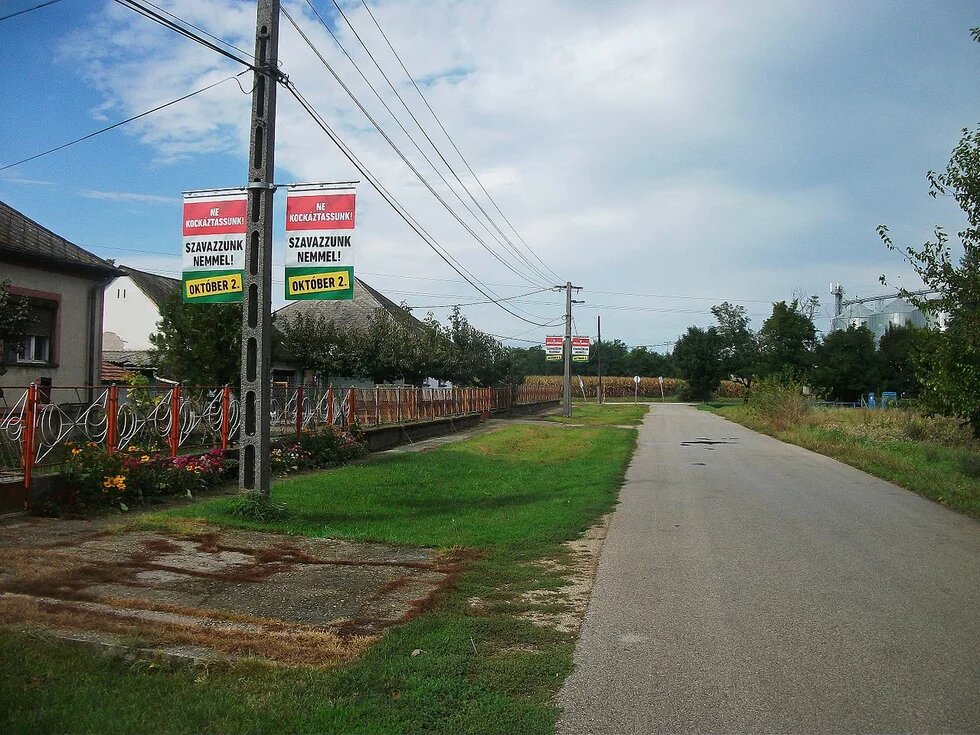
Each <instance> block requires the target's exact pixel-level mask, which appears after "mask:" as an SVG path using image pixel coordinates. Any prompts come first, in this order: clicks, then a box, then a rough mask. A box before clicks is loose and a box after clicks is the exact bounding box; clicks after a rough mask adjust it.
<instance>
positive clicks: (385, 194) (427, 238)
mask: <svg viewBox="0 0 980 735" xmlns="http://www.w3.org/2000/svg"><path fill="white" fill-rule="evenodd" d="M283 84H284V86H285V87H286V89H287V90H289V92H290V93H291V94H292V95H293V97H295V98H296V101H297V102H299V103H300V105H301V106H302V107H303V109H304V110H306V112H307V114H309V115H310V117H311V118H312V119H313V121H314V122H315V123H316V124H317V125H318V126H319V127H320V129H321V130H323V132H324V133H326V134H327V136H328V137H329V138H330V140H332V141H333V143H334V145H336V146H337V147H338V148H340V150H341V152H342V153H343V154H344V155H345V156H346V157H347V159H348V160H349V161H350V162H351V163H352V164H354V166H355V167H356V168H357V169H358V171H360V172H361V174H362V175H363V176H364V177H365V178H366V179H367V180H368V182H369V183H370V184H371V186H372V187H374V190H375V191H377V192H378V194H380V195H381V197H382V198H383V199H384V200H385V201H386V202H387V203H388V204H389V205H390V206H391V207H392V209H394V210H395V212H396V213H397V214H398V215H399V216H400V217H401V218H402V219H403V220H404V221H405V223H406V224H407V225H408V226H409V227H411V228H412V230H414V231H415V233H416V234H417V235H418V236H419V237H421V238H422V240H423V241H424V242H425V243H426V244H427V245H428V246H429V248H430V249H431V250H432V251H433V252H435V253H436V255H438V256H439V257H440V258H441V259H442V260H443V261H444V262H445V263H446V264H447V265H448V266H449V267H450V268H452V269H453V270H454V271H456V273H457V274H458V275H459V276H461V277H462V278H463V280H465V281H466V282H467V283H469V284H470V285H471V286H472V287H473V288H475V289H476V290H477V291H479V292H480V293H481V294H483V295H484V296H485V297H486V298H488V299H489V300H490V301H491V302H494V303H496V305H497V306H499V307H500V308H501V309H503V310H504V311H506V312H507V313H508V314H510V315H511V316H513V317H516V318H518V319H520V320H521V321H524V322H527V323H529V324H534V325H536V326H545V325H544V324H542V323H540V322H536V321H533V320H531V319H528V318H526V317H523V316H521V315H520V314H518V313H516V312H514V311H511V310H510V309H508V308H507V307H506V306H504V305H503V304H501V303H499V299H500V297H499V295H497V294H493V295H491V294H492V291H490V290H489V289H487V288H486V286H480V285H478V279H476V277H475V276H473V274H471V273H469V271H467V270H466V269H465V268H464V267H463V266H462V265H461V264H460V263H459V262H458V261H456V259H455V258H454V257H453V256H452V255H451V254H449V253H448V252H446V251H445V249H444V248H443V247H442V246H441V245H439V243H438V241H436V240H435V239H434V238H433V237H432V235H430V234H429V233H428V231H426V230H425V228H423V227H422V225H421V224H419V223H418V222H417V221H416V220H415V218H414V217H412V216H411V215H410V214H409V213H408V211H407V210H405V208H404V207H403V206H402V205H401V204H399V203H398V201H397V200H396V199H395V198H394V197H393V196H392V195H391V193H390V192H389V191H388V190H387V189H386V188H385V187H384V185H383V184H381V182H380V181H379V180H378V179H377V178H376V177H375V176H374V174H373V173H371V171H370V170H368V168H367V167H366V166H365V165H364V163H363V162H361V160H360V159H359V158H358V157H357V156H356V155H355V154H354V152H353V151H352V150H350V148H349V147H348V146H347V144H346V143H344V142H343V141H342V140H341V139H340V137H339V136H338V135H337V134H336V133H335V132H334V130H333V129H332V128H331V127H330V126H329V124H327V122H326V120H324V119H323V117H322V116H321V115H320V113H319V112H317V111H316V108H314V107H313V106H312V105H311V104H310V103H309V102H308V101H307V100H306V98H305V97H303V95H302V94H301V93H300V92H299V90H298V89H297V88H296V85H295V84H294V83H293V82H291V81H288V80H287V81H286V82H284V83H283ZM525 313H527V312H525ZM532 316H534V315H532ZM535 318H536V319H540V318H541V317H535Z"/></svg>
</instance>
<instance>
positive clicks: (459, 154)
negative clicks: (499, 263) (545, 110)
mask: <svg viewBox="0 0 980 735" xmlns="http://www.w3.org/2000/svg"><path fill="white" fill-rule="evenodd" d="M361 4H362V5H363V6H364V9H365V10H367V13H368V15H369V16H370V17H371V20H372V21H374V25H375V26H376V27H377V29H378V31H379V32H380V33H381V36H382V37H383V38H384V40H385V43H387V44H388V48H389V49H391V53H392V54H394V56H395V59H397V60H398V64H399V65H400V66H401V68H402V71H404V72H405V76H407V77H408V79H409V81H411V83H412V86H413V87H414V88H415V91H416V92H417V93H418V95H419V98H421V100H422V102H423V104H424V105H425V107H426V109H428V111H429V113H430V114H431V115H432V118H433V119H434V120H435V121H436V123H437V124H438V125H439V128H440V129H441V130H442V132H443V134H444V135H445V136H446V139H447V140H448V141H449V143H450V145H452V147H453V150H455V151H456V155H458V156H459V158H460V160H461V161H462V162H463V165H465V166H466V169H467V170H468V171H469V172H470V175H471V176H472V177H473V179H474V180H475V181H476V183H477V184H479V186H480V189H482V190H483V193H484V194H485V195H486V197H487V199H488V200H489V201H490V203H491V204H493V207H494V209H496V210H497V213H498V214H499V215H500V216H501V217H502V218H503V220H504V222H506V223H507V225H508V226H509V227H510V229H511V231H513V233H514V234H515V235H516V236H517V238H518V239H519V240H520V241H521V242H522V243H523V244H524V247H525V248H527V250H528V252H530V253H531V254H532V255H533V256H534V257H535V259H536V260H537V261H538V262H539V263H541V265H543V266H544V267H545V268H546V269H547V270H548V271H549V272H550V273H551V274H552V275H553V276H554V277H555V278H556V279H558V281H561V280H562V278H561V276H559V275H558V274H557V273H556V272H555V271H554V270H553V269H552V268H551V267H550V266H549V265H548V264H547V263H545V262H544V261H543V260H542V259H541V257H540V256H539V255H538V254H537V253H536V252H535V251H534V249H533V248H532V247H531V246H530V245H528V243H527V241H526V240H525V239H524V237H523V236H522V235H521V233H520V232H518V231H517V228H516V227H514V225H513V224H512V223H511V221H510V220H509V219H508V218H507V215H505V214H504V213H503V211H502V210H501V209H500V207H499V206H498V205H497V202H496V201H495V200H494V198H493V197H492V196H491V195H490V192H489V191H487V188H486V187H485V186H484V185H483V182H482V181H480V177H479V176H477V175H476V172H475V171H474V170H473V167H472V166H470V164H469V161H467V160H466V157H465V156H464V155H463V152H462V151H461V150H460V149H459V146H457V145H456V141H455V140H453V137H452V136H451V135H450V134H449V131H448V130H446V126H445V125H443V123H442V120H441V119H440V118H439V116H438V115H437V114H436V111H435V110H434V109H432V106H431V105H430V104H429V100H428V99H427V98H426V96H425V95H424V94H423V93H422V89H421V88H420V87H419V85H418V83H417V82H416V81H415V77H413V76H412V74H411V72H409V71H408V68H407V67H406V66H405V63H404V62H403V61H402V58H401V56H400V55H399V54H398V52H397V51H396V50H395V47H394V46H393V45H392V43H391V40H390V39H389V38H388V34H386V33H385V32H384V29H383V28H382V27H381V24H380V23H379V22H378V19H377V18H376V17H375V15H374V13H373V12H372V11H371V8H370V6H368V4H367V3H366V2H365V0H361Z"/></svg>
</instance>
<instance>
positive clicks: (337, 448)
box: [293, 426, 367, 467]
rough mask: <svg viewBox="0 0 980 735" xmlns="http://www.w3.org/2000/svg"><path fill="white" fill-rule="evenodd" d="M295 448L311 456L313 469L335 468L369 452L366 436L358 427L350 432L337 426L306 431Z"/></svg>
mask: <svg viewBox="0 0 980 735" xmlns="http://www.w3.org/2000/svg"><path fill="white" fill-rule="evenodd" d="M293 446H296V447H298V449H300V450H302V451H303V452H306V453H307V454H308V455H309V457H310V461H311V466H313V467H334V466H336V465H339V464H343V463H344V462H347V461H349V460H351V459H355V458H357V457H360V456H363V455H364V454H365V453H366V452H367V443H366V442H365V441H364V435H363V434H362V433H361V432H360V430H359V429H358V428H357V427H352V429H351V430H350V431H347V430H345V429H340V428H338V427H336V426H326V427H323V428H320V429H317V430H316V431H304V432H303V433H302V435H301V436H300V438H299V441H298V442H297V443H296V444H295V445H293Z"/></svg>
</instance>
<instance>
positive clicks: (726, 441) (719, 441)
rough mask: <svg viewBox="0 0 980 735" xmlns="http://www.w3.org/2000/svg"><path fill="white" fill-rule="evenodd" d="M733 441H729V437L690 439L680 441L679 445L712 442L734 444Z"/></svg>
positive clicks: (710, 443)
mask: <svg viewBox="0 0 980 735" xmlns="http://www.w3.org/2000/svg"><path fill="white" fill-rule="evenodd" d="M734 443H735V441H731V440H729V439H691V440H689V441H686V442H681V446H682V447H690V446H695V445H698V444H708V445H714V444H734Z"/></svg>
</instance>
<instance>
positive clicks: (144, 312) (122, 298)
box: [102, 276, 160, 350]
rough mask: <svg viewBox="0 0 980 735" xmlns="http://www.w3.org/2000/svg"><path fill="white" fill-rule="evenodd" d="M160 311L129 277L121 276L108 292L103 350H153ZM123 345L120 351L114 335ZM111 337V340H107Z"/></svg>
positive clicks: (106, 295) (110, 285)
mask: <svg viewBox="0 0 980 735" xmlns="http://www.w3.org/2000/svg"><path fill="white" fill-rule="evenodd" d="M158 321H160V310H159V309H158V308H157V305H156V304H155V303H153V301H151V300H150V298H149V297H147V295H146V294H145V293H143V292H142V291H141V290H140V289H139V287H138V286H136V284H134V283H133V281H132V279H131V278H130V277H129V276H120V277H119V278H117V279H116V280H115V281H113V282H112V283H111V284H109V286H108V288H106V290H105V316H104V319H103V322H102V349H105V350H111V349H116V350H118V349H123V350H149V349H151V348H152V347H153V345H151V344H150V335H151V334H153V333H154V332H156V331H157V322H158ZM110 333H111V334H114V335H116V336H117V337H118V338H119V339H121V340H122V341H123V346H122V347H119V346H118V345H117V343H115V341H114V340H113V339H112V337H111V334H110ZM107 335H108V338H107Z"/></svg>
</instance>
